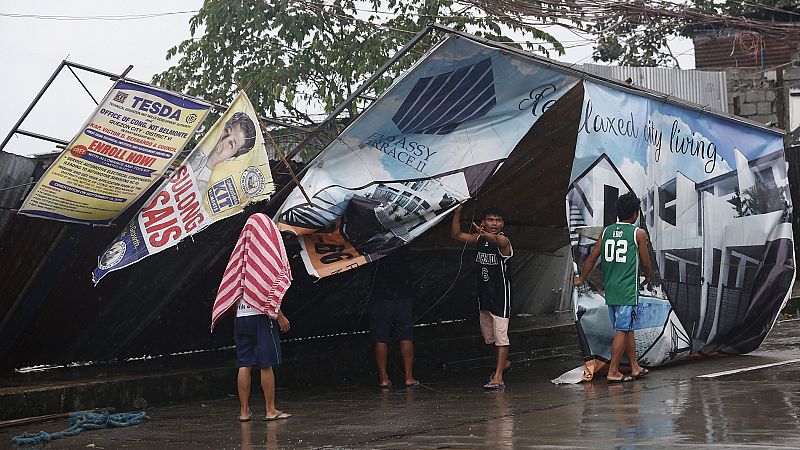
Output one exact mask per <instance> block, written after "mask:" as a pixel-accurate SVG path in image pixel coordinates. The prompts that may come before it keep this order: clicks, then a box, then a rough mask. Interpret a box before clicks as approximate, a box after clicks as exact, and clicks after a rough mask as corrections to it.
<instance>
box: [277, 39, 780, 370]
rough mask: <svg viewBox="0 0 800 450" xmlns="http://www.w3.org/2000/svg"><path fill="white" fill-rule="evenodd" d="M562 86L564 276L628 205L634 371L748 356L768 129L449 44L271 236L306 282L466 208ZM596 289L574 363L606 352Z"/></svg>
mask: <svg viewBox="0 0 800 450" xmlns="http://www.w3.org/2000/svg"><path fill="white" fill-rule="evenodd" d="M578 77H581V78H583V80H582V81H581V82H580V85H578V86H576V84H578V82H579V81H578V80H579V78H578ZM592 80H594V81H592ZM573 87H575V89H572V88H573ZM571 89H572V91H575V92H574V93H577V94H580V93H581V92H582V95H583V99H582V101H581V102H580V103H579V104H580V106H579V107H580V108H581V111H580V114H581V119H580V120H579V121H578V122H576V123H575V125H574V128H570V129H571V130H572V131H571V133H574V134H572V135H571V136H566V135H564V136H562V137H563V141H564V142H570V141H571V140H572V139H576V135H577V139H576V140H575V141H572V142H575V147H574V152H575V156H574V161H573V167H572V174H571V177H570V185H569V186H551V187H549V188H551V189H556V190H562V189H563V191H564V192H565V193H566V196H567V202H566V216H567V223H568V229H569V233H570V243H571V246H572V252H573V256H574V261H575V262H576V263H577V265H578V266H580V265H581V264H582V263H583V261H584V259H585V258H586V256H587V255H588V253H589V252H590V250H591V248H592V246H593V245H594V244H595V243H596V240H597V239H598V236H599V235H600V233H601V231H602V230H603V228H604V227H605V226H607V225H609V224H612V223H614V222H616V219H617V218H616V210H615V207H616V205H615V203H616V199H617V198H618V197H619V196H620V195H622V194H624V193H626V192H629V191H631V192H634V193H635V194H636V195H637V196H638V197H639V198H640V199H641V200H642V205H643V211H642V219H641V223H640V226H641V227H643V228H645V230H646V231H647V232H648V239H649V244H648V245H649V247H650V249H649V250H650V254H651V259H652V261H651V262H652V263H653V264H652V265H653V267H654V268H655V279H656V283H655V284H654V285H652V286H650V285H648V286H647V287H643V288H642V290H641V291H640V302H639V305H638V307H637V308H638V310H637V313H638V314H637V319H636V322H635V329H636V340H637V354H638V356H639V359H640V362H641V363H642V364H644V365H648V366H654V365H659V364H664V363H667V362H670V361H673V360H676V359H680V358H683V357H685V356H687V355H689V354H691V353H693V352H698V351H699V352H702V353H712V352H715V351H725V352H731V353H746V352H749V351H752V350H754V349H755V348H757V347H758V346H759V345H760V343H761V342H762V341H763V339H764V338H765V337H766V334H767V333H768V332H769V330H770V329H771V327H772V325H773V323H774V321H775V319H776V318H777V316H778V313H779V311H780V309H781V308H782V305H783V304H784V302H785V301H786V299H787V298H788V295H789V292H790V290H791V285H792V283H793V282H794V251H793V241H792V228H791V223H790V216H791V211H792V204H791V198H790V195H789V191H788V180H787V174H786V161H785V158H784V153H783V141H782V133H781V132H778V131H772V130H768V129H766V128H764V127H758V126H754V125H749V124H746V123H744V122H742V121H736V120H732V119H730V118H725V117H721V116H720V115H715V114H711V113H709V112H708V111H704V110H703V109H702V108H699V107H690V106H688V105H684V104H681V103H679V102H676V101H672V100H671V99H668V98H667V97H664V98H659V97H658V96H657V95H655V94H653V93H648V92H645V91H642V90H639V89H636V88H632V87H629V86H625V85H622V84H621V83H620V84H617V83H614V82H610V81H605V80H602V79H599V78H597V77H593V76H591V75H587V74H581V73H580V72H577V71H573V70H570V69H569V68H566V67H563V66H562V67H559V66H558V65H554V64H549V62H548V61H546V60H542V59H538V58H536V57H529V56H526V55H524V54H522V53H521V52H518V51H511V50H510V49H503V48H502V47H500V46H494V45H490V44H487V43H479V42H477V40H473V39H470V38H469V37H467V36H465V35H451V36H450V37H448V38H447V39H446V40H445V41H444V42H443V43H442V44H440V45H439V46H438V47H436V48H434V49H433V50H432V51H431V52H430V53H429V54H427V55H426V56H425V57H424V58H423V59H422V60H421V61H420V62H419V63H418V64H417V65H416V66H415V67H414V68H413V69H412V70H411V71H410V72H409V73H407V74H406V75H404V76H403V77H401V78H400V79H399V80H398V81H397V82H396V83H395V84H394V85H393V86H392V88H390V89H389V91H388V92H387V93H386V94H385V95H384V96H383V97H381V98H380V99H379V100H378V101H377V102H376V103H375V104H374V105H373V106H372V107H371V108H370V109H369V110H367V111H366V112H365V113H364V114H363V115H362V116H361V117H360V118H359V119H358V120H357V121H356V122H355V123H354V124H353V125H351V127H349V128H348V129H347V130H346V131H345V132H344V133H343V134H342V135H341V136H340V137H339V138H338V139H336V140H335V141H334V143H333V144H331V145H330V146H329V147H328V148H326V149H325V151H324V152H323V153H322V154H321V155H320V157H318V158H317V159H316V160H314V161H313V162H312V164H311V165H310V168H309V170H308V171H307V173H306V174H305V176H304V178H303V180H302V185H303V187H304V188H305V190H306V192H308V193H309V194H310V195H311V200H312V201H311V203H309V202H307V201H305V199H304V197H303V196H302V195H301V192H300V191H299V190H297V189H295V191H294V192H293V193H292V194H291V195H290V197H289V198H288V200H287V201H286V202H285V203H284V204H283V206H282V207H281V209H280V210H279V212H278V215H277V219H278V221H279V224H280V227H281V229H283V230H288V231H291V232H294V233H295V234H297V235H298V236H299V240H300V242H301V244H302V247H303V258H304V262H305V265H306V268H307V270H308V272H309V273H311V274H312V275H315V276H318V277H324V276H328V275H332V274H336V273H339V272H341V271H343V270H348V269H350V268H353V267H357V266H359V265H363V264H365V263H368V262H370V261H374V260H376V259H378V258H380V257H381V256H383V255H384V254H386V253H387V252H388V251H390V250H391V249H392V248H396V247H397V246H399V245H404V244H406V243H408V242H409V241H411V240H412V239H414V238H415V237H418V236H419V235H420V234H421V233H423V232H424V231H426V230H428V229H430V228H431V227H432V226H433V225H435V224H436V223H437V222H438V221H440V220H441V219H442V218H443V216H444V215H446V214H447V213H448V212H449V211H451V210H452V209H453V208H454V207H455V205H456V204H458V203H462V202H464V201H466V200H467V199H469V198H475V197H476V194H477V193H478V190H479V189H480V187H481V186H482V185H483V183H484V182H486V181H487V180H488V178H489V177H491V176H492V175H493V174H494V173H495V172H496V170H497V168H498V167H499V166H500V165H501V164H503V162H504V161H505V160H506V158H507V157H508V156H509V153H510V152H511V151H512V150H514V148H515V147H516V146H517V144H518V143H519V142H520V139H521V138H522V137H523V136H525V135H526V133H528V132H529V131H530V130H531V129H532V127H533V125H534V124H536V123H537V121H538V119H539V118H540V117H541V116H543V115H546V114H547V111H548V110H549V109H550V107H551V106H553V105H556V104H558V105H561V103H559V99H566V98H568V96H565V94H566V92H567V91H570V90H571ZM569 97H570V98H571V97H572V96H569ZM570 101H572V100H570ZM577 105H578V103H577V102H576V105H575V106H570V107H572V108H574V107H578V106H577ZM576 116H577V114H576ZM554 150H557V151H564V152H569V151H571V150H572V149H571V148H570V149H565V148H557V149H555V148H554ZM520 151H523V152H524V151H526V150H525V149H523V148H520ZM513 173H516V171H515V172H513ZM518 176H524V175H518ZM543 188H545V189H547V188H546V187H543ZM520 194H522V193H520ZM525 195H536V194H535V193H526V194H525ZM603 295H604V288H603V280H602V275H601V272H600V271H594V273H593V276H592V277H590V278H589V282H588V283H587V284H586V285H584V286H582V287H580V288H579V289H576V293H575V296H574V299H575V300H574V311H575V319H576V323H577V325H578V328H579V334H580V336H581V344H582V345H581V346H582V349H583V352H584V354H585V357H586V359H587V360H596V361H607V360H608V359H610V344H611V340H612V337H613V329H612V327H611V323H610V320H609V318H608V313H607V310H606V306H605V299H604V297H603Z"/></svg>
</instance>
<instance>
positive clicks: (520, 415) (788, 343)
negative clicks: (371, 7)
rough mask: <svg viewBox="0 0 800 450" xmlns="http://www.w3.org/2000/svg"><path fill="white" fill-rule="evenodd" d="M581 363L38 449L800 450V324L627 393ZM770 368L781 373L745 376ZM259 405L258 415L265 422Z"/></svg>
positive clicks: (171, 420)
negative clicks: (743, 352) (586, 379)
mask: <svg viewBox="0 0 800 450" xmlns="http://www.w3.org/2000/svg"><path fill="white" fill-rule="evenodd" d="M512 345H513V343H512ZM365 363H371V361H368V362H365ZM578 365H580V359H579V358H577V357H564V358H557V359H550V360H543V361H536V362H535V363H533V364H532V365H530V366H527V367H521V366H517V367H515V368H514V370H513V372H512V373H511V374H510V376H509V377H508V388H507V389H506V390H505V391H503V392H484V391H483V390H482V389H481V384H482V378H483V376H484V375H485V373H484V372H487V370H485V369H480V370H465V371H461V372H455V373H453V372H450V373H447V374H445V375H439V376H438V377H434V376H433V375H430V378H424V379H422V381H423V382H424V385H423V386H418V387H415V388H411V389H404V388H394V389H392V390H380V389H378V388H376V387H371V386H366V387H365V386H352V385H349V386H324V387H314V388H309V389H303V390H280V391H279V392H278V407H279V408H280V409H283V410H286V411H289V412H291V413H292V414H294V417H292V418H291V419H288V420H285V421H280V422H261V421H253V422H249V423H244V424H240V423H239V422H238V421H237V420H236V416H237V413H238V402H237V400H236V399H235V398H229V399H225V400H219V401H211V402H205V403H192V404H185V405H178V406H169V407H155V408H150V409H149V414H150V416H151V417H152V420H151V421H150V422H148V423H146V424H144V425H140V426H137V427H132V428H124V429H110V430H99V431H89V432H84V433H82V434H80V435H78V436H75V437H70V438H65V439H62V440H58V441H53V442H51V443H49V444H46V445H44V446H40V447H37V448H58V449H60V448H76V449H77V448H82V449H85V448H87V447H89V448H92V446H94V448H107V449H117V448H126V449H160V448H187V449H188V448H213V449H226V448H227V449H238V448H242V449H251V448H252V449H263V448H270V449H272V448H280V449H284V448H286V449H291V448H320V447H324V448H347V449H366V448H377V449H390V448H391V449H393V448H414V449H417V448H449V449H472V448H635V447H645V446H647V447H651V448H676V447H685V448H703V447H705V448H726V449H727V448H800V321H797V320H793V321H784V322H780V323H778V324H777V325H776V327H775V329H774V330H773V331H772V333H771V334H770V336H769V338H768V339H767V342H765V343H764V345H762V348H761V349H759V351H757V352H755V353H753V354H751V355H747V356H725V357H717V358H709V359H704V360H697V361H688V362H684V363H680V364H677V365H672V366H667V367H663V368H658V369H655V370H653V371H652V372H651V374H650V375H649V376H648V377H647V378H646V379H643V380H640V381H636V382H633V383H626V384H619V385H608V384H606V383H605V382H604V381H596V382H594V383H590V384H580V385H568V386H565V385H562V386H556V385H553V384H551V383H550V381H549V380H550V379H551V378H555V377H556V376H558V375H560V374H561V373H563V372H565V371H566V370H569V369H571V368H573V367H576V366H578ZM761 365H770V366H769V367H764V368H760V369H754V370H746V371H738V370H741V369H748V368H752V367H757V366H761ZM732 370H734V371H738V372H736V373H731V374H719V373H720V372H725V371H732ZM232 373H233V372H232ZM702 375H706V377H701V376H702ZM232 377H233V375H232ZM231 381H232V382H235V380H233V378H232V380H231ZM396 382H401V380H399V379H398V380H396ZM279 384H280V382H279ZM254 388H255V386H254ZM258 398H259V397H257V396H255V395H254V396H253V405H254V406H255V409H254V416H257V415H258V414H259V413H260V414H263V406H262V403H261V402H260V400H258ZM63 428H66V422H65V421H64V422H50V423H46V424H41V425H39V426H38V427H37V426H33V427H30V426H28V427H24V428H15V429H12V430H4V431H3V432H2V433H0V448H4V447H6V446H8V447H11V445H10V443H9V442H10V441H9V438H10V437H11V436H13V435H15V434H19V433H21V432H22V431H38V430H40V429H43V430H46V431H57V430H61V429H63Z"/></svg>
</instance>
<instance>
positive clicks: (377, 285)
mask: <svg viewBox="0 0 800 450" xmlns="http://www.w3.org/2000/svg"><path fill="white" fill-rule="evenodd" d="M410 253H411V252H410V251H409V250H408V247H406V246H403V247H400V248H398V249H396V250H394V251H392V252H391V253H389V254H388V255H387V256H384V257H383V258H381V259H379V260H377V261H375V262H373V263H371V264H370V265H371V266H373V268H372V279H371V280H370V281H371V282H372V299H373V300H411V299H412V298H413V292H412V289H413V283H412V280H411V270H410V269H409V264H410V262H409V254H410Z"/></svg>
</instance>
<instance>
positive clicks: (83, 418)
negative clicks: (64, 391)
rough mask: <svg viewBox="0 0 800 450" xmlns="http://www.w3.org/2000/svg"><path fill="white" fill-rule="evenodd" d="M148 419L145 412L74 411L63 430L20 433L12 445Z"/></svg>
mask: <svg viewBox="0 0 800 450" xmlns="http://www.w3.org/2000/svg"><path fill="white" fill-rule="evenodd" d="M146 420H150V417H149V416H148V415H147V413H146V412H144V411H142V412H129V413H118V414H109V412H108V410H105V411H102V412H76V413H72V414H70V416H69V424H70V427H69V428H67V429H66V430H64V431H57V432H55V433H48V432H46V431H39V432H38V433H28V432H25V433H22V434H21V435H19V436H14V437H12V438H11V443H13V444H14V445H36V444H41V443H43V442H49V441H53V440H56V439H60V438H62V437H68V436H75V435H76V434H78V433H80V432H81V431H87V430H99V429H101V428H120V427H128V426H131V425H139V424H140V423H142V422H144V421H146Z"/></svg>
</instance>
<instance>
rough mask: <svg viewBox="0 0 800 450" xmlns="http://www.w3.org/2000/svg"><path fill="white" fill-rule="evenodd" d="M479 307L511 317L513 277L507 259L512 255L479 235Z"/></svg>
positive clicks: (477, 260) (477, 258) (476, 259)
mask: <svg viewBox="0 0 800 450" xmlns="http://www.w3.org/2000/svg"><path fill="white" fill-rule="evenodd" d="M476 248H477V250H478V253H477V255H476V256H475V262H477V263H478V307H479V308H480V309H482V310H486V311H489V312H490V313H492V314H494V315H495V316H499V317H506V318H508V317H511V277H510V276H509V274H508V266H507V261H508V258H510V257H511V256H503V255H502V254H501V253H500V248H499V247H498V246H497V245H495V244H492V243H491V242H489V241H487V240H486V239H485V238H483V237H482V236H481V237H478V242H477V246H476Z"/></svg>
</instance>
